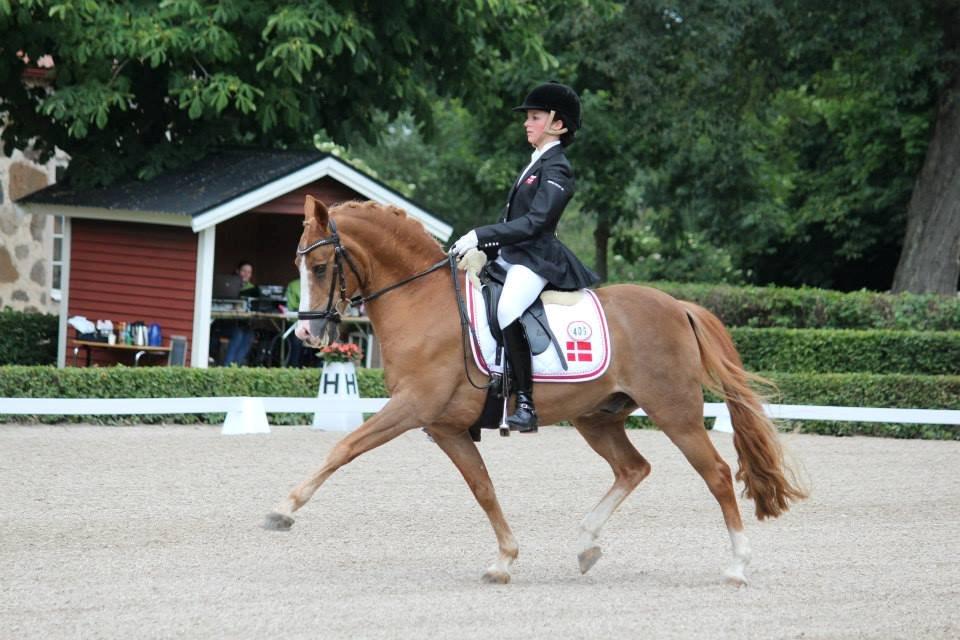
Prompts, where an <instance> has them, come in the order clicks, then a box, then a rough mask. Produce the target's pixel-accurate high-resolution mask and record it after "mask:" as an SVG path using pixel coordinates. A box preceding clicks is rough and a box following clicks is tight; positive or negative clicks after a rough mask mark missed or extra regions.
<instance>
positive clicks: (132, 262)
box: [67, 219, 197, 366]
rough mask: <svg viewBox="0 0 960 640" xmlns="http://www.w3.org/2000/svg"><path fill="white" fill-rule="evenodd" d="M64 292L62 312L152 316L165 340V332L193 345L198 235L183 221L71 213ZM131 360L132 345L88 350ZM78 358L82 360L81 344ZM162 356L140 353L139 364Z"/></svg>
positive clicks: (101, 360) (105, 359)
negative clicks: (171, 223)
mask: <svg viewBox="0 0 960 640" xmlns="http://www.w3.org/2000/svg"><path fill="white" fill-rule="evenodd" d="M71 238H72V239H71V246H70V292H69V301H68V309H67V317H68V318H70V317H73V316H76V315H82V316H86V318H87V319H88V320H90V321H96V320H98V319H100V320H105V319H110V320H112V321H113V323H114V325H116V324H117V322H134V321H137V320H142V321H144V322H146V323H148V324H149V323H151V322H157V323H159V324H160V327H161V329H162V331H163V338H164V339H163V344H164V345H167V344H169V338H170V336H171V335H181V336H186V337H187V340H188V353H189V349H191V348H192V345H193V309H194V296H195V285H196V269H197V236H196V235H195V234H194V233H193V231H192V230H191V229H189V228H184V227H168V226H163V225H149V224H137V223H131V222H109V221H101V220H81V219H74V220H73V221H72V223H71ZM75 333H76V332H75V331H74V330H73V328H72V327H68V330H67V336H68V341H67V345H68V346H67V365H68V366H72V365H73V344H72V342H73V338H74V336H75ZM118 362H119V363H123V364H126V365H128V366H129V365H132V364H133V353H131V352H122V353H113V352H106V351H104V350H100V349H94V350H93V363H95V364H99V365H111V364H116V363H118ZM77 363H78V365H79V366H83V365H84V352H83V349H81V350H80V354H79V358H78V362H77ZM149 363H154V364H156V363H163V364H166V358H165V357H160V356H146V357H144V358H143V359H142V360H141V365H143V364H149Z"/></svg>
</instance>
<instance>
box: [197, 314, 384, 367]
mask: <svg viewBox="0 0 960 640" xmlns="http://www.w3.org/2000/svg"><path fill="white" fill-rule="evenodd" d="M210 320H211V322H212V321H213V320H260V321H264V322H267V323H269V324H270V326H271V327H272V328H273V330H274V331H276V332H277V333H278V334H280V336H281V337H283V336H286V334H287V330H288V329H289V328H290V324H292V323H296V321H297V312H296V311H288V312H286V313H279V312H276V311H271V312H268V311H211V312H210ZM340 322H341V323H342V324H345V325H357V326H359V327H360V328H361V329H360V330H361V332H362V333H363V337H364V340H365V343H366V344H365V347H366V348H365V349H364V351H365V352H366V366H370V365H371V360H370V358H371V356H370V354H371V353H372V351H373V348H372V347H373V325H372V323H371V322H370V318H368V317H367V316H343V317H342V318H341V320H340ZM285 359H286V347H285V344H284V341H283V340H282V339H281V340H280V363H281V366H284V362H285Z"/></svg>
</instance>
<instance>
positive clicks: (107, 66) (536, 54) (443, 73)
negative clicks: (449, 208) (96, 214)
mask: <svg viewBox="0 0 960 640" xmlns="http://www.w3.org/2000/svg"><path fill="white" fill-rule="evenodd" d="M541 12H542V9H541V8H540V7H539V6H538V5H535V4H531V3H527V2H520V1H519V0H496V1H490V2H473V3H463V2H460V1H459V0H439V1H438V0H433V1H431V2H424V1H415V2H404V3H386V4H377V3H374V4H362V3H361V4H357V3H342V2H334V1H332V0H318V1H317V2H311V3H307V4H303V3H289V2H288V3H279V4H278V3H275V2H268V1H266V0H225V1H216V2H215V1H213V0H164V1H163V2H160V3H144V2H135V1H133V0H124V1H119V2H98V1H95V0H86V1H83V2H64V1H61V0H24V1H22V2H19V3H14V4H11V3H0V42H3V46H2V48H0V115H2V116H3V119H4V120H5V122H6V126H5V128H4V131H3V142H4V153H6V154H7V155H10V154H11V153H12V151H13V149H15V148H20V149H26V148H28V147H29V146H31V145H32V146H33V147H34V148H36V149H37V150H39V151H40V152H41V158H40V159H41V161H45V159H46V157H49V155H50V154H51V153H52V152H53V150H54V148H55V147H59V148H61V149H63V150H65V151H66V152H67V153H69V154H70V156H71V158H72V162H71V164H70V167H69V170H68V176H69V177H70V178H71V179H72V180H76V181H79V182H82V183H85V184H89V183H93V184H104V183H108V182H110V181H111V180H113V179H114V178H116V177H117V176H119V175H126V174H136V175H138V176H140V177H141V178H148V177H151V176H152V175H156V174H157V173H158V172H161V171H163V170H165V169H167V168H169V167H173V166H176V165H178V164H181V163H183V162H185V161H187V160H189V159H191V158H195V157H197V156H199V155H202V154H203V153H204V152H205V151H206V150H207V149H208V148H209V147H211V146H215V145H229V144H253V145H258V146H267V147H288V146H302V147H304V146H309V145H310V143H311V141H312V139H313V135H314V134H315V133H317V132H319V131H322V130H323V131H326V132H327V133H328V134H329V135H330V136H331V137H332V138H333V139H334V140H339V141H342V140H345V139H346V138H348V137H349V136H350V135H351V134H353V133H359V134H362V135H366V136H371V135H373V134H374V133H375V132H376V130H375V129H374V118H373V116H374V115H375V114H376V113H379V112H384V113H387V114H390V115H391V116H392V115H396V114H397V113H399V112H401V111H409V112H411V113H414V114H416V115H417V116H418V118H419V119H420V120H423V121H427V120H429V116H430V113H431V101H432V100H433V99H434V97H435V96H437V95H455V96H458V97H460V98H461V99H462V100H463V102H464V104H468V105H470V107H471V108H472V109H475V110H477V111H484V110H487V109H490V108H495V107H498V106H499V104H498V101H499V98H498V96H497V93H496V91H497V89H498V88H499V82H500V77H501V76H500V72H501V71H502V69H503V67H504V66H508V65H510V64H514V63H515V62H516V60H517V59H519V58H522V59H524V60H535V61H537V63H538V64H540V65H546V64H549V63H550V62H551V61H552V58H551V56H550V55H549V54H547V53H546V51H545V50H544V49H543V45H542V38H541V36H540V35H539V26H538V25H539V23H540V20H539V18H540V15H541ZM45 55H50V56H52V58H53V60H54V63H55V65H56V66H55V71H54V72H53V73H52V75H51V77H52V83H53V87H52V88H53V91H49V90H48V89H47V88H46V87H42V86H35V85H32V84H31V85H25V84H24V83H23V82H22V79H21V77H22V74H23V71H24V69H25V68H26V66H27V64H28V63H27V62H26V59H29V60H30V63H29V64H30V65H31V66H32V65H33V64H34V63H35V62H36V61H37V60H39V59H40V58H41V57H42V56H45ZM105 157H109V158H110V159H111V162H103V161H102V159H103V158H105Z"/></svg>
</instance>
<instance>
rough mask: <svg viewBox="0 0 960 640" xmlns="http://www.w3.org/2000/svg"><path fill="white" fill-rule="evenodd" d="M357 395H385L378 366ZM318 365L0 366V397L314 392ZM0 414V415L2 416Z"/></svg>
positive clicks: (121, 419) (363, 373)
mask: <svg viewBox="0 0 960 640" xmlns="http://www.w3.org/2000/svg"><path fill="white" fill-rule="evenodd" d="M357 378H358V381H359V385H360V395H361V397H365V398H384V397H388V395H389V394H388V393H387V389H386V386H385V385H384V381H383V372H382V371H381V370H379V369H358V370H357ZM319 382H320V370H319V369H254V368H247V367H223V368H215V369H191V368H184V367H136V368H131V367H123V366H117V367H109V368H100V367H93V368H78V369H75V368H66V369H57V368H55V367H21V366H8V367H0V398H6V397H9V398H184V397H187V398H200V397H229V396H260V397H291V398H309V397H315V396H316V395H317V388H318V385H319ZM0 419H3V418H2V417H0ZM9 420H19V421H41V422H64V421H72V422H78V421H83V422H92V423H96V424H138V423H148V424H150V423H164V422H167V423H176V424H194V423H197V422H202V423H211V424H217V423H222V422H223V420H224V415H223V414H204V415H192V414H182V415H177V414H166V415H142V416H83V417H76V416H36V417H33V416H27V417H16V416H10V417H9ZM270 420H271V422H274V423H276V424H305V423H307V422H310V419H309V418H305V417H304V416H302V415H299V414H277V415H271V416H270Z"/></svg>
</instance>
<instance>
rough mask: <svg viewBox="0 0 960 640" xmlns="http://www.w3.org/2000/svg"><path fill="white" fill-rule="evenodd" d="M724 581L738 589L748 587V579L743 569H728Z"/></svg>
mask: <svg viewBox="0 0 960 640" xmlns="http://www.w3.org/2000/svg"><path fill="white" fill-rule="evenodd" d="M723 581H724V582H725V583H727V584H728V585H730V586H731V587H737V588H738V589H739V588H740V587H745V586H747V577H746V576H745V575H743V569H727V571H726V572H724V574H723Z"/></svg>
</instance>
